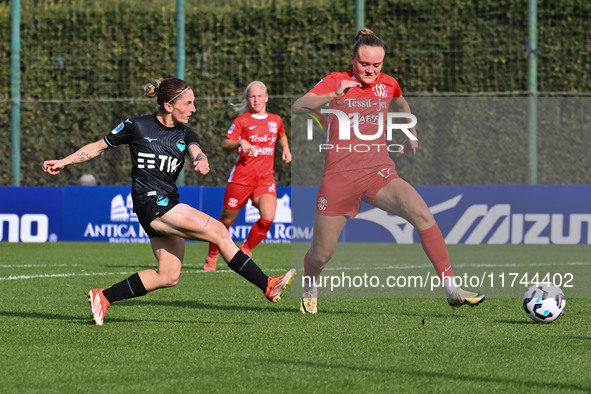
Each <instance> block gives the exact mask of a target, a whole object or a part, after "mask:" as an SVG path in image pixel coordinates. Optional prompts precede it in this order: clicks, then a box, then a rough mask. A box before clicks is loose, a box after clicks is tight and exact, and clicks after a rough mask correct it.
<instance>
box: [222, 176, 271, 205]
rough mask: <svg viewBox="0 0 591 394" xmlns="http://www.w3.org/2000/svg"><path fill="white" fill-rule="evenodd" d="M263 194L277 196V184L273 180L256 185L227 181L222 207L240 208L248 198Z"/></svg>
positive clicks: (252, 198)
mask: <svg viewBox="0 0 591 394" xmlns="http://www.w3.org/2000/svg"><path fill="white" fill-rule="evenodd" d="M263 194H272V195H274V196H275V198H277V186H276V185H275V181H274V180H270V181H268V182H264V183H262V184H260V185H258V186H248V185H239V184H237V183H228V184H227V185H226V193H225V194H224V208H226V209H241V208H242V207H243V206H244V205H246V202H247V201H248V199H249V198H250V199H251V200H254V199H255V198H257V197H258V196H262V195H263Z"/></svg>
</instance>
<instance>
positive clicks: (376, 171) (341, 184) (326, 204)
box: [316, 163, 399, 217]
mask: <svg viewBox="0 0 591 394" xmlns="http://www.w3.org/2000/svg"><path fill="white" fill-rule="evenodd" d="M396 178H399V176H398V173H397V172H396V170H395V168H394V163H392V165H390V166H386V167H384V166H380V167H374V168H365V169H361V170H355V171H345V172H335V173H331V174H325V175H324V176H323V177H322V182H321V183H320V188H319V189H318V194H317V195H316V212H318V213H319V214H321V215H327V216H349V217H355V216H356V215H357V213H358V212H359V209H360V208H361V201H365V202H366V203H368V204H370V205H372V206H375V197H376V194H377V193H378V191H379V190H380V189H381V188H382V187H384V186H386V184H387V183H388V182H390V181H391V180H392V179H396Z"/></svg>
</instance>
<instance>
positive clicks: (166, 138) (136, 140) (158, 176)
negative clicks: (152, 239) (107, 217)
mask: <svg viewBox="0 0 591 394" xmlns="http://www.w3.org/2000/svg"><path fill="white" fill-rule="evenodd" d="M105 142H106V143H107V145H109V146H111V147H114V148H116V147H117V146H119V145H121V144H128V145H129V152H130V154H131V161H132V168H131V196H132V198H133V204H134V208H137V207H138V206H140V205H142V204H143V203H145V202H147V201H150V200H152V199H153V198H155V197H157V196H166V197H176V198H178V197H179V195H178V191H177V187H176V184H175V182H176V180H177V178H178V176H179V174H180V173H181V170H182V169H183V165H184V163H185V153H187V152H188V150H187V148H188V147H189V145H191V144H196V145H197V146H200V143H199V137H198V136H197V134H195V132H194V131H193V130H191V128H189V127H187V126H185V125H184V124H182V123H179V124H177V125H176V126H174V127H166V126H164V125H163V124H162V123H160V121H159V120H158V118H157V117H156V113H154V114H152V115H146V116H142V117H139V118H133V119H127V120H125V121H124V122H122V123H121V124H119V125H118V126H117V127H115V128H114V129H113V130H111V132H110V133H109V134H107V135H106V136H105Z"/></svg>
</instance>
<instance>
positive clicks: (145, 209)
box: [135, 196, 179, 238]
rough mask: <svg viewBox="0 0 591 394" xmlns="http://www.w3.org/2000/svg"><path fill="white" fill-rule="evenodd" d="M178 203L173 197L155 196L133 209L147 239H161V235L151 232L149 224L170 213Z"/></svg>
mask: <svg viewBox="0 0 591 394" xmlns="http://www.w3.org/2000/svg"><path fill="white" fill-rule="evenodd" d="M178 203H179V199H178V198H175V197H166V196H157V197H154V198H153V199H152V200H150V201H148V202H144V203H143V204H142V205H140V206H139V207H137V208H136V209H135V213H136V214H137V218H138V221H139V222H140V224H141V225H142V228H143V229H144V231H145V232H146V234H147V235H148V237H150V238H152V237H163V236H164V235H163V234H159V233H157V232H156V231H154V230H152V227H150V223H152V220H154V219H156V218H158V217H160V216H162V215H164V214H165V213H166V212H168V211H170V210H171V209H172V208H174V207H175V206H176V205H177V204H178Z"/></svg>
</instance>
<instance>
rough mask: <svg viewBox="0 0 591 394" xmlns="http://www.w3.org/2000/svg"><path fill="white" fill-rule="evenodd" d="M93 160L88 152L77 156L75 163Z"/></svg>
mask: <svg viewBox="0 0 591 394" xmlns="http://www.w3.org/2000/svg"><path fill="white" fill-rule="evenodd" d="M88 160H92V156H91V155H90V154H89V153H86V152H80V153H78V154H77V155H76V159H74V163H84V162H85V161H88Z"/></svg>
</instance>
